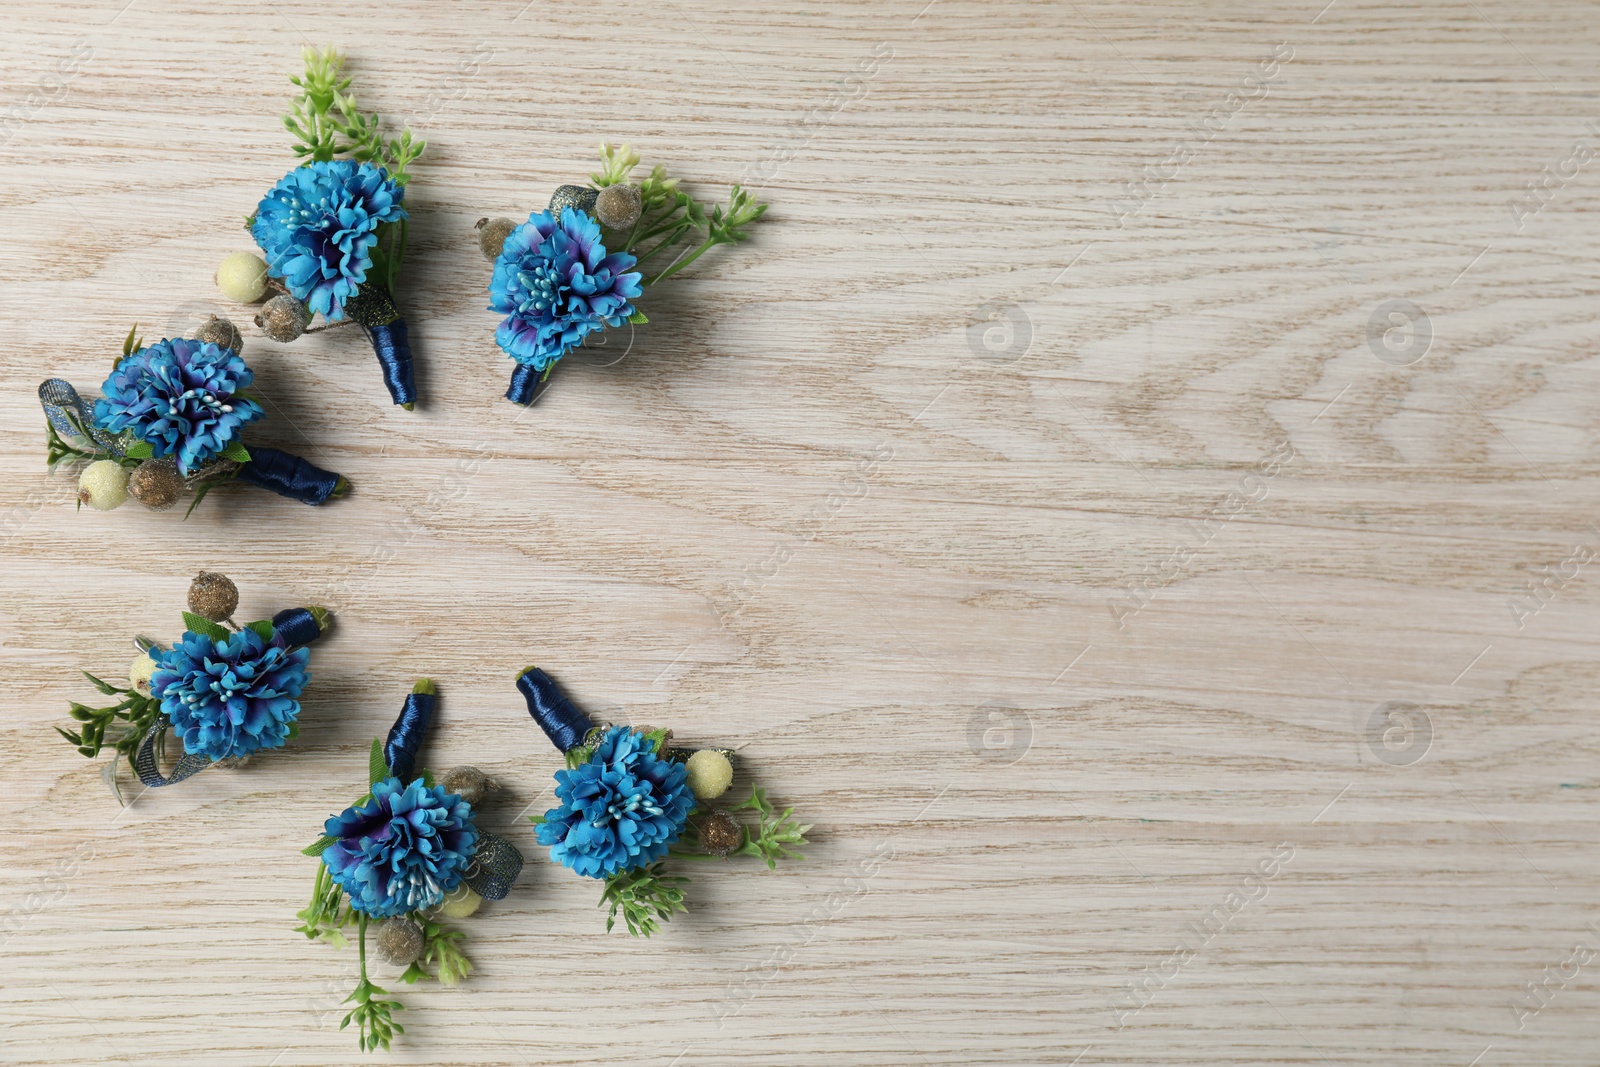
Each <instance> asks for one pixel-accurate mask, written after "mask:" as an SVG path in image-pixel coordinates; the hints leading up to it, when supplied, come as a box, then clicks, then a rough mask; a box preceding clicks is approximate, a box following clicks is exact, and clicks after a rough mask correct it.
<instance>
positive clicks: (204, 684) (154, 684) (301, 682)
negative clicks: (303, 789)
mask: <svg viewBox="0 0 1600 1067" xmlns="http://www.w3.org/2000/svg"><path fill="white" fill-rule="evenodd" d="M310 657H311V653H310V652H309V651H307V650H306V649H303V648H296V649H290V648H287V647H284V646H283V645H282V644H280V643H278V642H276V641H273V642H268V641H263V640H262V639H261V635H260V634H258V633H256V632H255V631H254V630H239V631H237V632H235V633H234V634H232V635H230V636H229V637H228V639H227V640H225V641H214V640H212V639H211V638H209V637H207V636H205V635H204V634H197V633H185V634H184V635H183V637H182V638H180V639H179V641H178V643H177V644H175V645H173V646H172V647H171V648H170V649H168V650H167V651H165V652H163V653H162V654H161V657H160V663H159V665H158V666H157V667H156V671H155V673H154V674H153V675H151V676H150V695H151V696H153V697H155V698H156V699H157V700H159V701H161V710H162V712H163V713H164V714H165V715H166V716H167V718H169V719H171V720H172V729H173V731H174V732H175V733H177V735H178V737H179V738H181V739H182V741H183V750H184V751H185V752H187V753H190V754H191V755H200V756H208V757H210V758H211V759H214V760H217V759H230V758H233V757H236V756H248V755H249V754H250V753H252V752H257V751H260V750H261V749H266V748H278V747H280V746H281V745H282V744H283V743H284V742H285V741H287V740H289V732H290V727H292V726H293V725H294V721H295V719H296V718H298V717H299V715H300V701H299V700H297V699H296V698H297V697H299V696H300V691H301V690H302V689H304V688H305V686H306V681H307V679H308V678H310V674H309V673H308V672H307V671H306V661H307V660H308V659H310Z"/></svg>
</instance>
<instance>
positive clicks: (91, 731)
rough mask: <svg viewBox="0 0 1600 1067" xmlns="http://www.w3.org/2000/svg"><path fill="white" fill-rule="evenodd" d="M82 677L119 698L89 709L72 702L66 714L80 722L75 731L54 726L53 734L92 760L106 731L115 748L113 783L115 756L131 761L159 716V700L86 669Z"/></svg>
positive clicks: (99, 748) (103, 739)
mask: <svg viewBox="0 0 1600 1067" xmlns="http://www.w3.org/2000/svg"><path fill="white" fill-rule="evenodd" d="M83 676H84V677H85V678H87V679H89V682H90V684H92V685H93V686H94V687H95V688H96V689H98V690H100V692H101V693H103V694H105V695H106V696H114V697H119V698H121V699H120V700H118V702H117V703H116V704H113V705H110V706H108V707H104V708H91V707H88V706H87V705H84V704H79V703H78V702H76V701H73V702H72V704H71V707H70V709H69V710H68V712H67V714H69V715H70V716H72V718H73V719H74V720H75V721H77V722H80V723H82V724H83V725H82V726H80V727H78V729H76V730H63V729H62V728H61V727H59V726H57V727H56V733H58V734H60V735H61V736H62V737H64V738H66V739H67V742H68V743H69V744H71V745H72V746H73V747H74V748H76V749H77V750H78V753H79V754H80V755H83V756H87V757H88V758H90V759H93V758H94V757H96V756H98V755H99V754H100V751H101V749H102V748H103V747H104V746H105V744H106V741H107V732H108V731H109V732H110V742H111V745H112V747H113V748H114V749H115V750H116V757H114V758H113V760H112V766H111V772H110V773H111V779H112V781H113V782H114V781H115V780H116V773H117V771H116V759H118V758H122V759H126V760H127V761H128V762H129V764H130V765H131V764H132V763H133V754H134V752H135V751H137V749H138V748H139V742H140V741H141V740H142V739H143V738H144V735H145V734H146V733H147V732H149V730H150V728H151V727H152V726H154V725H155V721H156V720H157V719H159V718H160V717H161V702H160V701H159V700H156V699H154V698H153V697H151V696H149V695H148V694H146V693H141V692H139V691H138V690H137V689H123V688H120V687H118V686H114V685H112V684H111V683H110V682H104V681H101V680H100V679H99V678H96V677H95V676H94V675H92V674H90V673H89V672H88V671H84V672H83Z"/></svg>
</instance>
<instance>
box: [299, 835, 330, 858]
mask: <svg viewBox="0 0 1600 1067" xmlns="http://www.w3.org/2000/svg"><path fill="white" fill-rule="evenodd" d="M338 843H339V839H338V838H337V837H328V836H326V835H324V836H323V837H319V838H317V843H316V844H314V845H307V846H306V847H305V848H303V849H301V850H300V855H302V856H320V855H322V853H323V850H324V849H326V848H328V847H329V846H330V845H336V844H338Z"/></svg>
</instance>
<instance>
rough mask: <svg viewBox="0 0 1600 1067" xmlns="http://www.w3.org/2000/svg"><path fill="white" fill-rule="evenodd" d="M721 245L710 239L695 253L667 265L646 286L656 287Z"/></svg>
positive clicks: (719, 242) (712, 238) (646, 282)
mask: <svg viewBox="0 0 1600 1067" xmlns="http://www.w3.org/2000/svg"><path fill="white" fill-rule="evenodd" d="M721 243H722V242H721V241H719V240H717V239H716V238H715V237H708V238H707V239H706V240H705V241H704V242H703V243H702V244H701V245H700V247H699V248H697V249H695V250H694V251H693V252H690V253H689V254H688V255H687V256H684V257H683V258H682V259H676V260H673V261H672V262H671V263H670V264H668V265H667V269H666V270H664V271H662V272H661V273H660V274H657V275H656V276H655V277H654V278H650V279H648V280H646V281H645V283H644V284H646V285H654V284H655V283H656V282H659V281H664V280H666V279H667V278H670V277H672V276H673V275H674V274H676V273H678V272H679V271H680V270H682V269H683V268H685V267H687V266H688V265H689V264H691V263H693V262H694V261H695V260H697V259H699V258H700V257H701V256H703V255H705V254H706V252H708V251H710V250H711V249H712V248H715V247H716V246H717V245H719V244H721Z"/></svg>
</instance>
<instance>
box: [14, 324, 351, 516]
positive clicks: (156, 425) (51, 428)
mask: <svg viewBox="0 0 1600 1067" xmlns="http://www.w3.org/2000/svg"><path fill="white" fill-rule="evenodd" d="M137 330H138V327H137V326H135V327H134V328H133V329H132V330H129V331H128V336H127V338H126V340H124V341H123V342H122V356H121V358H120V359H118V360H117V362H116V365H115V367H114V368H113V369H112V371H111V377H109V378H107V379H106V380H105V383H104V384H103V385H101V387H100V392H101V397H100V399H99V400H96V401H95V402H94V405H93V407H91V406H90V405H89V404H88V403H87V402H86V401H85V400H84V399H83V398H82V397H81V396H79V395H78V390H77V389H75V388H74V387H73V386H72V384H71V383H70V382H65V381H62V380H61V379H60V378H51V379H49V380H47V381H45V382H43V383H41V384H40V386H39V404H40V406H42V407H43V408H44V414H45V419H46V423H47V425H46V427H45V434H46V449H47V453H46V457H45V458H46V461H47V462H48V463H49V465H50V467H51V469H54V468H55V467H57V466H58V465H59V464H61V463H63V462H69V461H71V462H84V461H87V463H88V466H86V467H84V469H83V472H82V473H81V474H80V475H79V477H78V506H79V507H82V506H83V505H85V504H87V505H89V506H90V507H92V508H94V509H96V510H98V511H111V510H113V509H115V508H119V507H121V506H122V505H123V504H124V503H125V502H126V501H127V500H128V499H129V498H130V497H132V498H133V499H134V500H137V501H138V502H139V503H141V504H143V505H144V506H145V507H147V508H149V509H151V510H152V511H165V510H166V509H168V508H170V507H172V506H173V505H174V504H176V503H177V502H178V500H179V499H180V498H181V497H182V496H183V495H184V494H185V493H188V492H193V493H194V499H193V500H192V501H191V502H190V504H189V508H188V511H186V512H185V513H184V517H185V518H187V517H188V514H189V512H192V511H194V509H195V507H196V506H198V505H199V503H200V501H202V500H204V499H205V496H206V494H207V493H209V492H210V491H211V490H212V489H215V488H216V487H217V486H219V485H222V484H224V483H226V482H231V481H234V480H238V481H241V482H248V483H249V484H251V485H256V486H260V487H261V488H262V489H270V490H272V491H273V492H274V493H278V494H280V495H281V496H286V497H289V498H291V499H293V500H298V501H300V502H301V503H304V504H321V503H324V502H325V501H327V500H329V499H332V498H334V497H341V496H344V494H345V493H346V492H348V491H349V488H350V483H349V482H347V481H345V479H343V478H341V477H340V476H339V475H337V474H335V473H333V472H332V471H325V470H323V469H322V468H320V467H317V466H314V465H312V464H311V463H308V462H307V461H305V460H303V459H301V458H300V457H299V456H294V455H290V454H289V453H287V452H281V451H279V450H278V449H276V448H266V447H264V446H261V445H256V446H254V447H250V448H246V447H245V444H244V441H243V440H242V439H241V436H240V435H241V433H242V432H243V430H244V428H245V427H246V426H248V425H249V424H250V423H252V422H254V421H256V420H257V419H259V418H261V417H262V416H263V415H264V414H265V412H264V411H263V410H262V408H261V405H260V403H258V402H257V401H256V399H255V397H254V396H253V395H252V394H251V393H250V386H251V384H252V383H253V382H254V381H255V376H254V375H253V374H251V372H250V368H249V367H248V366H246V365H245V362H244V360H243V359H242V358H241V357H240V356H239V350H240V348H241V347H242V346H243V341H242V340H241V339H240V337H239V331H238V330H237V329H235V328H234V326H233V324H232V323H231V322H229V321H228V320H227V319H219V318H217V317H216V316H212V318H211V321H210V322H208V323H206V324H205V325H204V326H202V327H201V328H200V331H199V333H198V334H197V335H196V336H195V338H193V339H192V340H191V339H188V338H182V337H180V338H173V339H170V340H167V339H164V340H160V341H157V342H156V343H155V344H153V345H148V346H147V345H145V344H144V342H143V339H137V340H136V339H135V337H134V334H135V333H136V331H137Z"/></svg>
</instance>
